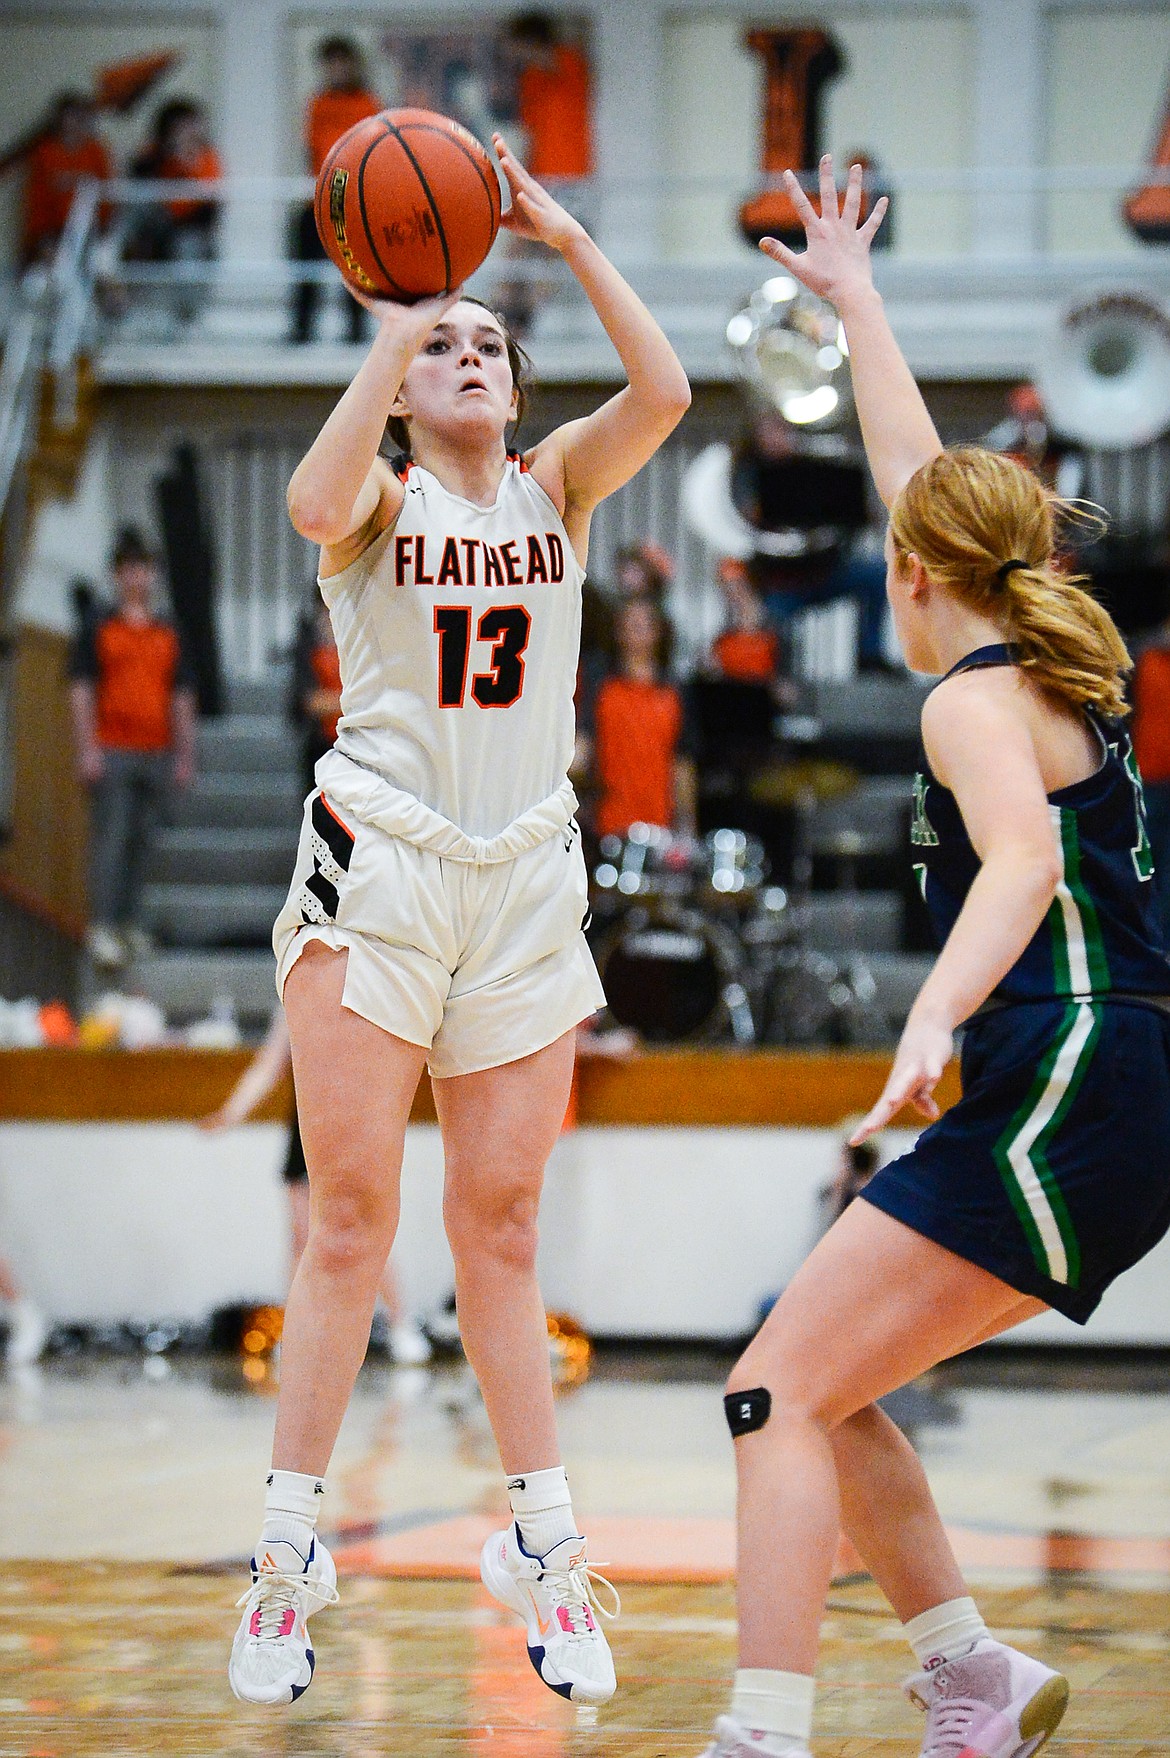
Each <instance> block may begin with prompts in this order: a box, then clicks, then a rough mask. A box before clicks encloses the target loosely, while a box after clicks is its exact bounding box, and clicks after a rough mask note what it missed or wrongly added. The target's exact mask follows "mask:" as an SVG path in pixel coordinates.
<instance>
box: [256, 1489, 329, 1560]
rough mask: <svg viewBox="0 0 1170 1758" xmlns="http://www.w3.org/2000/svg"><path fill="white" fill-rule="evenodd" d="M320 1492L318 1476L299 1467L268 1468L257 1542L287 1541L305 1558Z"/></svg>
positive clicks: (319, 1500)
mask: <svg viewBox="0 0 1170 1758" xmlns="http://www.w3.org/2000/svg"><path fill="white" fill-rule="evenodd" d="M324 1494H325V1484H324V1481H323V1479H322V1478H320V1477H312V1476H306V1475H305V1473H304V1472H303V1471H270V1472H269V1473H268V1493H267V1494H266V1495H265V1497H264V1525H263V1528H262V1529H261V1532H260V1543H261V1544H291V1545H293V1546H294V1547H295V1548H296V1550H297V1551H299V1553H300V1554H301V1556H302V1557H304V1558H305V1559H306V1560H307V1559H308V1555H309V1551H310V1550H311V1549H312V1545H313V1532H314V1530H315V1528H316V1525H317V1510H318V1509H319V1508H320V1506H321V1497H322V1496H323V1495H324Z"/></svg>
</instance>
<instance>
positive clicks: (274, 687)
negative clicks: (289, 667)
mask: <svg viewBox="0 0 1170 1758" xmlns="http://www.w3.org/2000/svg"><path fill="white" fill-rule="evenodd" d="M228 700H229V701H230V703H231V705H232V708H231V711H232V714H233V715H237V714H263V715H269V716H271V717H272V718H273V719H275V720H281V721H283V720H284V715H285V705H286V703H287V701H288V677H287V676H286V674H285V673H284V672H277V673H275V674H273V675H272V676H269V677H264V678H232V679H231V680H230V681H229V683H228ZM286 725H287V722H286Z"/></svg>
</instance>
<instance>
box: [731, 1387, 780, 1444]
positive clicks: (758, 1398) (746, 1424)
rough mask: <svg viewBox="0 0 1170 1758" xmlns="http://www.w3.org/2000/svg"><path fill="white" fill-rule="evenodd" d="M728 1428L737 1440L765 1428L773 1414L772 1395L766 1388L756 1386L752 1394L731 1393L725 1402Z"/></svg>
mask: <svg viewBox="0 0 1170 1758" xmlns="http://www.w3.org/2000/svg"><path fill="white" fill-rule="evenodd" d="M723 1409H724V1412H725V1414H726V1416H727V1426H728V1428H729V1429H730V1430H731V1432H732V1435H733V1436H734V1438H735V1439H736V1440H738V1439H739V1437H740V1435H741V1434H752V1433H754V1431H755V1430H756V1429H757V1428H763V1426H764V1424H765V1422H767V1420H768V1418H769V1416H771V1414H772V1394H771V1392H769V1391H768V1390H767V1388H766V1387H765V1386H754V1387H753V1388H752V1390H751V1391H750V1392H731V1393H729V1394H728V1396H727V1397H726V1398H724V1400H723Z"/></svg>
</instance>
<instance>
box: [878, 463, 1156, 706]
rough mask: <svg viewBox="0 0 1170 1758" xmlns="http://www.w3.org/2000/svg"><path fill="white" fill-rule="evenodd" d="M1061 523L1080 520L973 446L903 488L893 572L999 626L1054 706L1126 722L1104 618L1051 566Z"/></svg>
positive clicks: (1122, 664)
mask: <svg viewBox="0 0 1170 1758" xmlns="http://www.w3.org/2000/svg"><path fill="white" fill-rule="evenodd" d="M1061 517H1072V518H1077V517H1083V515H1082V514H1080V512H1079V509H1078V508H1076V507H1075V506H1072V505H1070V504H1069V503H1068V502H1067V501H1062V500H1060V498H1059V497H1058V496H1056V495H1054V494H1051V493H1050V492H1049V491H1048V490H1047V489H1046V488H1045V487H1044V485H1043V484H1042V483H1041V482H1040V481H1039V480H1038V479H1037V478H1036V477H1035V476H1033V475H1032V473H1031V471H1029V470H1025V469H1024V468H1023V466H1022V465H1020V464H1017V463H1015V462H1014V460H1013V459H1011V458H1007V457H1004V456H1003V454H1002V453H1000V452H988V451H985V450H983V449H982V448H980V447H978V446H959V447H956V448H955V449H954V450H953V451H949V452H941V453H940V454H939V456H938V457H936V458H932V459H931V461H930V463H929V464H924V465H923V467H922V469H921V470H919V471H917V472H916V473H915V475H914V476H912V477H911V478H910V481H909V482H908V483H907V484H906V486H905V488H904V489H903V490H902V493H901V494H900V495H899V496H898V499H897V500H896V502H895V503H894V507H893V510H892V512H891V514H890V535H891V537H892V539H893V543H894V551H895V555H896V556H897V559H898V563H899V565H900V566H901V567H905V566H906V563H907V558H908V557H909V556H911V555H916V556H917V557H918V558H919V560H920V561H921V563H922V565H923V567H924V568H925V570H926V573H927V575H928V577H929V578H930V579H931V580H932V581H934V582H936V583H937V584H938V585H940V586H942V587H944V588H945V589H946V590H947V591H949V592H953V593H954V594H955V595H956V597H958V598H960V599H962V601H963V602H964V603H965V604H968V605H970V606H971V608H972V609H973V610H976V611H978V612H979V613H980V614H981V615H983V616H986V617H989V618H990V619H991V620H993V621H994V622H996V623H998V624H999V625H1000V627H1001V628H1002V630H1003V634H1004V639H1005V641H1008V642H1010V643H1011V645H1012V646H1013V647H1015V648H1016V649H1017V650H1018V655H1019V664H1020V667H1021V669H1022V670H1023V671H1025V672H1027V673H1028V675H1029V676H1030V677H1033V678H1034V679H1035V680H1036V682H1037V683H1038V684H1039V685H1040V686H1041V687H1042V688H1043V689H1045V690H1047V691H1048V692H1049V693H1050V694H1052V695H1053V696H1057V697H1059V698H1061V699H1062V700H1063V701H1065V702H1069V703H1072V704H1074V705H1075V706H1078V707H1089V708H1095V709H1097V710H1098V712H1099V713H1101V714H1105V715H1110V716H1118V715H1122V714H1125V713H1126V712H1127V704H1126V700H1125V677H1126V674H1127V673H1128V671H1129V670H1130V668H1131V661H1130V657H1129V654H1128V653H1127V652H1126V648H1125V643H1124V642H1123V641H1122V639H1121V636H1120V635H1119V634H1118V632H1117V629H1116V627H1115V626H1114V623H1113V619H1112V617H1110V615H1109V613H1108V612H1107V611H1106V610H1104V609H1103V607H1102V606H1101V605H1099V604H1098V603H1097V601H1096V599H1095V598H1093V597H1092V596H1091V594H1090V593H1089V592H1088V591H1086V590H1085V586H1086V582H1085V581H1084V580H1083V579H1082V578H1080V577H1077V576H1074V575H1069V574H1066V573H1064V572H1063V570H1062V569H1061V567H1060V566H1059V564H1058V562H1057V559H1056V556H1055V553H1054V552H1055V546H1056V525H1057V520H1058V519H1059V518H1061Z"/></svg>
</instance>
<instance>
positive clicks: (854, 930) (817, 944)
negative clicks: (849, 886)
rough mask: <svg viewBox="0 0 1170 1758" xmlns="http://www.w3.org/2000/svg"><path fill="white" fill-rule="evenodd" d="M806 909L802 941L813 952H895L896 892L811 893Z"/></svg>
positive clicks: (899, 903) (898, 919) (898, 910)
mask: <svg viewBox="0 0 1170 1758" xmlns="http://www.w3.org/2000/svg"><path fill="white" fill-rule="evenodd" d="M805 908H806V913H805V916H804V929H805V937H806V940H807V944H808V945H809V946H811V947H812V948H813V949H814V951H816V952H828V953H832V954H834V955H837V954H840V953H842V952H855V951H861V950H862V949H864V950H865V951H867V952H869V951H873V952H896V951H897V949H898V944H899V942H900V940H901V937H902V899H901V897H900V896H899V894H898V893H897V892H896V891H814V892H813V894H812V896H811V897H810V898H809V899H808V903H807V905H806V906H805Z"/></svg>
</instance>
